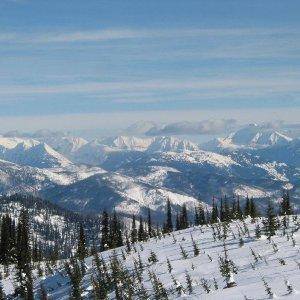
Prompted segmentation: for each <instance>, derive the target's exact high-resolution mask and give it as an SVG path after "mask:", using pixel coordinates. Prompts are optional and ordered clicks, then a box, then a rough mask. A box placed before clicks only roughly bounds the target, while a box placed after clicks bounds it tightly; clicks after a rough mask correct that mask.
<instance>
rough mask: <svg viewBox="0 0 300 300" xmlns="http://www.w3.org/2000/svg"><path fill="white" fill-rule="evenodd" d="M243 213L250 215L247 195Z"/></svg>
mask: <svg viewBox="0 0 300 300" xmlns="http://www.w3.org/2000/svg"><path fill="white" fill-rule="evenodd" d="M244 215H245V216H246V217H247V216H250V215H251V203H250V199H249V197H248V196H247V199H246V204H245V209H244Z"/></svg>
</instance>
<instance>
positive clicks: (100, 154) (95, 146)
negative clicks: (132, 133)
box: [72, 140, 120, 166]
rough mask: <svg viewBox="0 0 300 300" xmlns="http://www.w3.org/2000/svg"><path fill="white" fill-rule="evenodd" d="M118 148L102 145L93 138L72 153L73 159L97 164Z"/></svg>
mask: <svg viewBox="0 0 300 300" xmlns="http://www.w3.org/2000/svg"><path fill="white" fill-rule="evenodd" d="M116 151H120V150H119V149H116V148H112V147H110V146H107V145H103V144H102V143H101V141H98V140H93V141H91V142H89V143H87V144H85V145H83V146H82V147H80V148H79V149H78V150H77V151H75V152H74V153H73V154H72V158H73V161H74V162H76V163H82V164H87V165H93V166H99V165H100V164H101V163H103V162H104V161H105V160H106V158H107V157H108V156H109V155H110V154H111V153H114V152H116Z"/></svg>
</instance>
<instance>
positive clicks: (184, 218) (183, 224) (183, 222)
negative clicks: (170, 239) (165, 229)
mask: <svg viewBox="0 0 300 300" xmlns="http://www.w3.org/2000/svg"><path fill="white" fill-rule="evenodd" d="M179 224H180V225H179V227H180V229H186V228H188V227H189V221H188V215H187V208H186V204H183V206H182V207H181V212H180V215H179Z"/></svg>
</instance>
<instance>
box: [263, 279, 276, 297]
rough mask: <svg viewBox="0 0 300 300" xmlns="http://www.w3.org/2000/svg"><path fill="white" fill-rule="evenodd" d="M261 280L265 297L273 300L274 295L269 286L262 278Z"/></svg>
mask: <svg viewBox="0 0 300 300" xmlns="http://www.w3.org/2000/svg"><path fill="white" fill-rule="evenodd" d="M261 280H262V282H263V285H264V287H265V291H266V293H267V295H268V296H269V299H273V296H274V294H273V292H272V289H271V288H270V286H269V285H268V283H267V282H266V280H265V279H264V278H262V279H261Z"/></svg>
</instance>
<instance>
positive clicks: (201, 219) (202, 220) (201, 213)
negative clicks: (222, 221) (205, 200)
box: [198, 205, 207, 225]
mask: <svg viewBox="0 0 300 300" xmlns="http://www.w3.org/2000/svg"><path fill="white" fill-rule="evenodd" d="M198 214H199V225H205V224H207V222H206V218H205V212H204V208H203V206H202V205H199V207H198Z"/></svg>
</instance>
